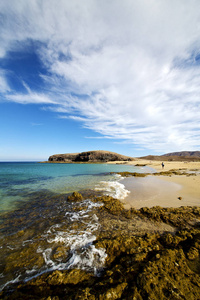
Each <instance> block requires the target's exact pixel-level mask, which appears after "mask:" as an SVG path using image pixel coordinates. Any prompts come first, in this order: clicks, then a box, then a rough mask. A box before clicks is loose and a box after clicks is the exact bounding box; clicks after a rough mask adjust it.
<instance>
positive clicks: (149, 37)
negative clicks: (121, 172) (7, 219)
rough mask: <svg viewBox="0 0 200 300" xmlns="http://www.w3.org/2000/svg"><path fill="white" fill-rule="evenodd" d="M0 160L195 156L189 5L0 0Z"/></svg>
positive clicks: (196, 5)
mask: <svg viewBox="0 0 200 300" xmlns="http://www.w3.org/2000/svg"><path fill="white" fill-rule="evenodd" d="M0 41H1V42H0V161H10V160H11V161H14V160H47V159H48V157H49V156H50V155H52V154H57V153H72V152H82V151H88V150H108V151H113V152H118V153H121V154H124V155H129V156H133V157H134V156H136V157H138V156H144V155H148V154H155V155H159V154H164V153H169V152H175V151H184V150H187V151H189V150H190V151H192V150H200V1H199V0H123V1H122V0H109V1H108V0H101V1H99V0H84V1H82V0H73V1H71V0H59V1H58V0H28V1H26V0H8V1H4V0H0Z"/></svg>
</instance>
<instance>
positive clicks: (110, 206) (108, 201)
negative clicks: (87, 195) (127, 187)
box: [95, 196, 124, 215]
mask: <svg viewBox="0 0 200 300" xmlns="http://www.w3.org/2000/svg"><path fill="white" fill-rule="evenodd" d="M95 201H98V202H102V203H103V204H104V205H103V206H102V207H101V209H102V210H106V211H108V212H109V213H111V214H114V215H118V214H120V213H121V212H122V211H124V206H123V204H122V202H121V201H119V200H118V199H114V198H112V197H110V196H102V197H98V198H96V199H95Z"/></svg>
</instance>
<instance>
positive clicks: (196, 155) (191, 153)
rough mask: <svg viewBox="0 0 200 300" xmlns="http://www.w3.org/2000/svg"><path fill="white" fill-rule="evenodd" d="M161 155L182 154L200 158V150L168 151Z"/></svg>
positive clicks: (182, 155)
mask: <svg viewBox="0 0 200 300" xmlns="http://www.w3.org/2000/svg"><path fill="white" fill-rule="evenodd" d="M161 156H181V157H191V158H192V157H195V158H197V157H199V158H200V151H181V152H172V153H167V154H164V155H161Z"/></svg>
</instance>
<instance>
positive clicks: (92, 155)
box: [48, 150, 134, 162]
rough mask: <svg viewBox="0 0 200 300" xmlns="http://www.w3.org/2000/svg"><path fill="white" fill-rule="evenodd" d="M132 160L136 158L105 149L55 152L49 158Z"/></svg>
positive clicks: (70, 160)
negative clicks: (64, 152)
mask: <svg viewBox="0 0 200 300" xmlns="http://www.w3.org/2000/svg"><path fill="white" fill-rule="evenodd" d="M131 160H134V158H132V157H129V156H125V155H121V154H118V153H114V152H110V151H103V150H97V151H87V152H81V153H66V154H54V155H51V156H50V157H49V159H48V161H49V162H108V161H131Z"/></svg>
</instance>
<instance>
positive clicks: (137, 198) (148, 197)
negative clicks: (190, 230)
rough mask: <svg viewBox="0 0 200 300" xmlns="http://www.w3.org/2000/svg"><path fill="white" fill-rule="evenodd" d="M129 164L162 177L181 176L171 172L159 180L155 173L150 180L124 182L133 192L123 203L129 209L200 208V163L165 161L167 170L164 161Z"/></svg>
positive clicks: (135, 179)
mask: <svg viewBox="0 0 200 300" xmlns="http://www.w3.org/2000/svg"><path fill="white" fill-rule="evenodd" d="M118 163H120V162H118ZM127 164H130V165H135V166H137V167H141V168H144V167H149V168H152V169H154V170H155V172H158V173H160V172H168V171H170V170H173V171H175V172H179V173H180V175H177V174H176V175H174V174H171V173H170V172H169V173H166V174H165V175H159V176H154V174H153V173H152V174H151V175H148V176H146V177H139V178H137V177H128V178H124V179H123V180H121V183H122V184H124V186H125V188H126V189H127V190H129V191H130V193H129V194H128V196H127V197H126V198H124V199H123V200H122V202H123V204H124V207H125V208H127V209H129V208H131V207H133V208H136V209H140V208H141V207H153V206H161V207H180V206H200V188H199V187H200V162H185V161H165V162H164V168H162V161H150V160H144V159H138V160H135V161H132V162H127ZM182 174H185V175H182Z"/></svg>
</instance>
